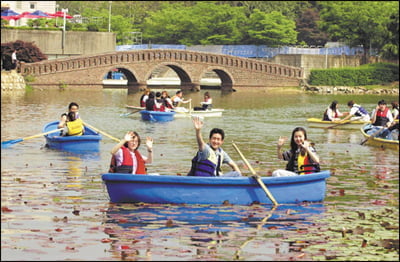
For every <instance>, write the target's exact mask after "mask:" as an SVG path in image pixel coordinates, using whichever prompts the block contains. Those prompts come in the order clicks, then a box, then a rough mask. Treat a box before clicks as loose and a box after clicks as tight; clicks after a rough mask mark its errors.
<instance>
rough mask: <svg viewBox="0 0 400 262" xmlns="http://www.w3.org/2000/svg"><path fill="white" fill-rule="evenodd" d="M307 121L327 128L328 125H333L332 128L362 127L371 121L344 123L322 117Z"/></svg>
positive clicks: (315, 125) (312, 125)
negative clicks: (325, 119) (322, 118)
mask: <svg viewBox="0 0 400 262" xmlns="http://www.w3.org/2000/svg"><path fill="white" fill-rule="evenodd" d="M307 122H308V123H309V127H322V128H327V127H332V128H337V129H358V128H360V127H362V126H363V125H365V124H367V123H369V121H360V120H356V121H351V120H350V121H346V122H345V123H343V124H339V122H335V121H333V122H332V121H324V120H321V119H320V118H308V119H307Z"/></svg>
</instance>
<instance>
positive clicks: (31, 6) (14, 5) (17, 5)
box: [1, 1, 59, 26]
mask: <svg viewBox="0 0 400 262" xmlns="http://www.w3.org/2000/svg"><path fill="white" fill-rule="evenodd" d="M3 8H9V9H11V10H13V11H14V12H17V13H19V14H22V13H23V12H29V13H32V12H35V11H36V10H40V11H42V12H45V13H52V14H53V13H55V12H57V11H59V10H56V8H57V5H56V1H1V9H2V10H3ZM28 20H29V19H27V18H21V19H18V20H9V21H10V25H11V26H24V25H27V21H28Z"/></svg>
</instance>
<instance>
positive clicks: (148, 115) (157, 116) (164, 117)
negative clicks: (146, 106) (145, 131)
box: [140, 110, 175, 122]
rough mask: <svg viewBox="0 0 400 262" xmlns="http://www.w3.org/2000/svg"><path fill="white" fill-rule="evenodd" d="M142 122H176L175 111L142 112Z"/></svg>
mask: <svg viewBox="0 0 400 262" xmlns="http://www.w3.org/2000/svg"><path fill="white" fill-rule="evenodd" d="M140 114H141V115H142V120H144V121H152V122H168V121H172V120H174V115H175V112H174V111H169V112H163V111H147V110H142V111H140Z"/></svg>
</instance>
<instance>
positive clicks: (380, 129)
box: [360, 126, 385, 145]
mask: <svg viewBox="0 0 400 262" xmlns="http://www.w3.org/2000/svg"><path fill="white" fill-rule="evenodd" d="M384 128H385V127H384V126H383V127H381V128H379V130H378V131H376V132H375V133H373V134H372V135H370V136H369V137H367V138H366V139H364V140H363V141H362V142H361V143H360V145H364V144H365V142H367V141H368V140H369V139H370V138H374V137H375V136H376V135H377V134H379V133H380V132H381V131H382V130H383V129H384Z"/></svg>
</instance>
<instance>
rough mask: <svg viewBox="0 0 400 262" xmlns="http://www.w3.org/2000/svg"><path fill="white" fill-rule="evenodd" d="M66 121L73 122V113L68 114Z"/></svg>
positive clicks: (74, 117)
mask: <svg viewBox="0 0 400 262" xmlns="http://www.w3.org/2000/svg"><path fill="white" fill-rule="evenodd" d="M67 119H68V121H75V120H76V115H75V112H68V115H67Z"/></svg>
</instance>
